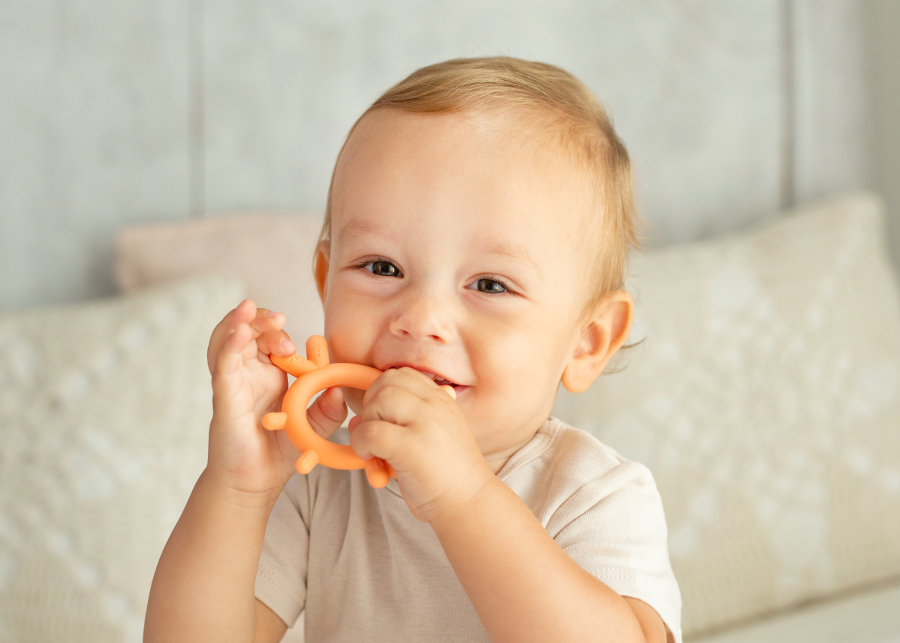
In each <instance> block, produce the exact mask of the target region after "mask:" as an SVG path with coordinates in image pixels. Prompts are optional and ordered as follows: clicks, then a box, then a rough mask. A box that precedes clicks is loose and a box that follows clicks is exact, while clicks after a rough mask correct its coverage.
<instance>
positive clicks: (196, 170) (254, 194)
mask: <svg viewBox="0 0 900 643" xmlns="http://www.w3.org/2000/svg"><path fill="white" fill-rule="evenodd" d="M896 6H897V3H895V2H893V0H884V1H883V2H880V3H879V2H874V0H872V1H869V0H867V3H863V4H861V3H860V2H857V1H854V0H753V2H746V1H744V0H680V1H677V0H541V1H538V0H461V1H459V2H454V3H420V2H415V1H414V0H391V1H383V2H378V3H361V2H351V1H350V0H334V1H330V2H329V1H325V0H315V1H314V0H309V1H303V2H300V1H293V2H291V1H287V0H261V1H259V2H245V1H244V0H217V1H214V2H213V1H211V2H203V0H188V1H187V2H176V1H174V0H133V1H131V2H127V3H123V2H119V1H116V0H77V1H76V0H55V1H51V0H4V1H3V2H2V3H0V310H4V309H5V310H10V309H17V308H21V307H28V306H36V305H44V304H50V303H59V302H66V301H75V300H81V299H85V298H89V297H94V296H99V295H104V294H110V293H112V292H113V291H114V286H113V282H112V272H111V260H112V240H113V237H114V235H115V233H116V231H118V230H119V229H121V228H123V227H126V226H129V225H134V224H137V223H147V222H152V221H172V220H186V219H189V218H192V217H201V216H215V215H216V214H220V213H227V212H233V211H239V210H263V209H266V210H269V209H280V210H305V211H311V212H320V211H321V210H322V207H323V203H324V199H325V195H326V190H327V186H328V179H329V175H330V171H331V166H332V164H333V162H334V159H335V156H336V154H337V151H338V149H339V147H340V144H341V142H342V139H343V137H344V135H345V133H346V131H347V129H348V128H349V126H350V125H351V124H352V122H353V121H354V120H355V118H356V117H357V116H358V114H359V113H360V112H361V111H362V110H363V109H365V107H366V106H367V105H368V104H369V103H370V102H371V101H372V100H373V99H374V98H375V97H376V96H377V95H378V94H379V93H380V92H381V91H383V90H384V89H386V88H387V87H388V86H389V85H391V84H392V83H394V82H396V81H397V80H399V79H400V78H402V77H403V76H405V75H406V74H407V73H409V72H410V71H412V70H414V69H415V68H417V67H419V66H422V65H424V64H428V63H431V62H435V61H438V60H442V59H446V58H451V57H457V56H474V55H486V54H496V53H508V54H512V55H517V56H521V57H525V58H533V59H540V60H545V61H547V62H552V63H555V64H558V65H561V66H563V67H565V68H567V69H569V70H570V71H572V72H574V73H575V74H576V75H578V76H579V77H581V78H582V79H583V80H584V81H585V82H587V83H588V84H589V85H590V86H591V87H592V88H593V89H594V90H595V91H596V92H597V93H598V95H600V97H601V98H602V99H603V100H604V101H605V102H606V104H607V105H608V106H609V108H610V110H611V112H612V115H613V117H614V120H615V123H616V125H617V128H618V130H619V133H620V134H621V135H622V137H623V138H624V140H625V142H626V144H627V145H628V147H629V149H630V151H631V153H632V156H633V159H634V162H635V168H636V174H637V181H638V197H639V204H640V207H641V209H642V211H643V213H644V215H645V217H646V218H647V219H648V221H649V222H650V223H651V225H652V226H653V227H652V228H651V230H650V232H649V234H650V237H651V239H652V240H653V241H654V242H656V243H667V242H674V241H680V240H686V239H697V238H703V237H706V236H709V235H712V234H715V233H718V232H721V231H726V230H734V229H740V228H742V227H745V226H746V225H748V224H750V223H752V222H755V221H759V220H763V219H765V218H767V217H770V216H774V213H775V212H776V211H777V210H778V209H779V207H781V206H785V205H790V204H792V203H794V202H795V201H803V200H806V199H809V198H816V197H818V196H821V195H825V194H828V193H831V192H833V191H837V190H840V189H844V188H853V187H861V186H865V185H869V184H873V183H877V181H876V180H875V179H874V178H873V176H874V173H873V172H870V171H869V170H868V169H867V168H869V167H872V166H874V165H876V163H875V162H874V161H872V158H871V153H872V152H871V150H872V146H868V147H867V145H866V141H867V140H869V139H867V138H866V136H864V135H863V134H864V133H865V132H866V131H867V130H866V123H868V122H870V119H869V116H868V114H869V112H868V111H867V110H870V103H869V101H868V96H869V94H870V93H871V92H869V90H868V89H867V88H868V87H869V86H870V84H867V82H866V78H870V79H876V80H877V79H880V78H882V76H884V75H885V74H886V73H887V72H886V71H885V70H882V69H881V68H880V67H879V68H877V69H874V68H872V66H871V65H870V66H868V67H867V66H866V60H867V59H866V57H865V54H866V52H868V51H869V49H868V48H867V47H868V45H867V43H869V42H870V38H869V35H868V34H869V33H870V31H871V30H872V29H873V28H877V29H879V30H880V31H879V33H882V35H883V38H882V39H883V40H885V41H887V40H889V39H888V35H892V34H890V30H891V29H894V31H896V27H897V26H898V25H900V23H898V22H897V16H896V13H897V11H896ZM873 12H874V13H877V12H881V13H878V17H876V18H874V19H873V18H872V15H873ZM888 14H890V16H889V17H890V18H891V20H894V22H893V23H891V24H890V25H888V24H886V23H885V21H884V20H883V18H884V17H885V16H888ZM892 46H894V47H896V45H892ZM894 52H896V49H894ZM873 69H874V71H873ZM866 70H869V72H871V73H870V75H869V76H868V77H866V76H864V73H863V72H864V71H866ZM894 70H895V71H896V68H894ZM895 71H894V72H891V73H895ZM879 100H881V99H879ZM890 100H894V103H890ZM876 102H877V101H876ZM878 105H879V109H882V110H888V109H894V110H895V111H896V108H895V107H890V108H889V106H890V105H896V96H894V97H893V98H884V99H883V100H881V102H879V103H878ZM885 119H888V117H887V116H886V117H885ZM875 138H879V137H875ZM883 138H884V137H881V138H879V140H883ZM873 140H874V139H873ZM892 145H894V147H893V148H891V149H893V150H896V149H897V142H896V139H894V143H892ZM884 154H889V151H888V152H884ZM879 158H881V157H879ZM893 158H894V159H895V165H894V168H896V156H894V157H893ZM879 167H881V166H879ZM879 176H880V175H879ZM889 183H890V182H889V181H884V182H883V183H879V184H878V185H889ZM894 189H896V188H894ZM892 198H893V199H894V203H895V204H896V203H897V196H896V192H895V193H894V196H893V197H892ZM207 213H213V214H212V215H210V214H207ZM896 227H897V226H895V228H896ZM895 233H896V230H895ZM895 240H896V244H895V247H897V248H900V234H897V235H895Z"/></svg>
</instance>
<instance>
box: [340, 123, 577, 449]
mask: <svg viewBox="0 0 900 643" xmlns="http://www.w3.org/2000/svg"><path fill="white" fill-rule="evenodd" d="M495 129H497V130H498V131H494V132H493V133H491V132H490V131H489V130H488V129H486V128H482V127H479V125H478V121H475V120H472V118H471V117H469V118H466V117H464V116H461V115H446V114H442V115H432V114H427V115H419V114H408V113H402V112H397V111H394V110H382V111H380V112H375V113H373V114H370V115H369V116H367V117H366V118H365V119H364V120H363V121H362V122H361V123H360V125H359V126H358V127H357V129H356V131H355V132H354V134H353V135H352V137H351V140H350V141H349V142H348V145H347V147H346V148H345V151H344V154H343V155H342V157H341V161H340V163H339V166H338V168H337V174H336V177H335V184H334V188H333V200H332V222H331V234H332V242H331V250H330V256H329V257H328V270H327V277H326V281H325V289H324V292H325V294H324V305H325V335H326V338H327V339H328V343H329V346H330V349H331V354H332V355H331V357H332V361H335V362H353V363H358V364H367V365H370V366H374V367H375V368H378V369H381V370H385V369H388V368H391V367H401V366H411V367H413V368H416V369H418V370H419V371H422V372H425V373H428V374H433V375H435V376H436V380H437V381H438V383H440V384H443V383H446V382H449V383H452V385H453V387H454V388H455V389H456V392H457V401H458V403H459V405H460V407H461V409H462V411H463V412H464V414H465V416H466V418H467V419H468V421H469V423H470V425H471V427H472V430H473V432H474V434H475V438H476V440H477V441H478V444H479V446H480V448H481V450H482V453H484V454H485V455H488V454H492V453H498V452H501V451H503V450H506V449H509V448H511V447H513V446H515V445H517V444H519V443H521V442H523V441H525V440H527V439H529V438H530V437H531V436H532V435H533V434H534V432H535V431H536V430H537V429H538V428H539V427H540V425H541V424H542V423H543V421H544V420H545V419H546V418H547V415H548V413H549V412H550V409H551V406H552V404H553V399H554V396H555V394H556V390H557V387H558V384H559V381H560V377H561V375H562V372H563V370H564V368H565V366H566V363H567V362H568V359H569V357H570V356H571V354H572V352H573V350H574V348H575V345H576V342H577V339H578V334H579V317H580V313H581V312H582V309H581V307H582V305H583V302H584V298H585V291H586V286H587V284H586V278H585V273H586V271H585V266H584V265H582V264H583V262H584V260H583V258H582V257H583V255H582V253H581V252H580V251H579V238H578V237H579V234H581V230H582V227H581V226H580V225H578V222H579V220H580V218H581V216H582V215H581V214H580V212H581V211H583V209H584V207H585V203H586V199H587V192H586V188H585V185H584V183H583V179H582V175H581V174H580V173H578V172H576V171H574V169H573V166H572V165H571V164H570V163H569V161H568V160H567V159H566V158H565V157H564V156H563V155H562V154H555V155H553V158H552V159H549V160H548V159H547V158H546V154H545V156H544V158H539V157H538V155H537V154H535V153H534V152H531V151H528V150H527V149H523V148H521V147H518V148H517V147H515V146H513V145H510V144H509V140H510V139H512V138H514V137H515V135H516V132H515V131H508V130H507V131H503V130H502V128H495ZM345 394H346V395H347V400H348V404H349V405H350V407H351V408H352V409H353V410H354V411H356V412H359V411H360V409H361V406H362V405H361V402H362V397H363V394H364V393H363V392H362V391H357V390H353V389H347V390H345Z"/></svg>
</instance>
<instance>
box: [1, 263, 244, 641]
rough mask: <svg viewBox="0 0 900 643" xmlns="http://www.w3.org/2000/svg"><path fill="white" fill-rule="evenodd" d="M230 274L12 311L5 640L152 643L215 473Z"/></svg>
mask: <svg viewBox="0 0 900 643" xmlns="http://www.w3.org/2000/svg"><path fill="white" fill-rule="evenodd" d="M242 296H243V287H242V286H240V285H239V284H238V283H236V282H233V281H231V280H226V279H224V278H217V277H207V278H201V279H194V280H191V281H188V282H182V283H179V284H177V285H172V286H168V287H166V288H164V289H159V290H156V289H154V290H148V291H146V292H145V293H142V294H140V295H138V296H133V297H126V298H118V299H111V300H105V301H99V302H92V303H88V304H84V305H80V306H73V307H67V308H56V309H52V310H34V311H26V312H21V313H14V314H6V315H3V316H0V641H3V642H4V643H7V642H9V643H13V642H15V643H19V642H25V641H41V642H42V643H54V642H57V641H59V642H63V641H64V642H66V643H77V642H82V641H83V642H85V643H113V642H115V643H128V642H132V641H134V642H138V641H140V640H141V629H142V627H143V619H144V611H145V609H146V603H147V595H148V592H149V590H150V581H151V579H152V577H153V571H154V569H155V568H156V563H157V560H158V559H159V554H160V552H161V551H162V548H163V545H164V544H165V541H166V539H167V538H168V535H169V533H170V532H171V530H172V527H173V526H174V525H175V521H176V520H177V518H178V516H179V515H180V513H181V511H182V509H183V508H184V503H185V501H186V500H187V497H188V495H189V493H190V490H191V488H192V487H193V484H194V482H196V480H197V476H198V475H199V474H200V472H201V471H202V469H203V467H204V466H205V463H206V443H207V436H208V432H209V420H210V417H211V415H212V408H211V397H212V396H211V389H210V378H209V371H208V369H207V366H206V346H207V343H208V341H209V335H210V333H211V332H212V329H213V327H214V326H215V324H216V323H217V322H218V321H219V320H220V319H221V318H222V317H223V316H224V314H225V313H226V312H228V310H229V309H230V308H231V307H233V306H234V305H235V303H236V302H238V301H240V299H241V297H242Z"/></svg>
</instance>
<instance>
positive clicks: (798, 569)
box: [555, 195, 900, 635]
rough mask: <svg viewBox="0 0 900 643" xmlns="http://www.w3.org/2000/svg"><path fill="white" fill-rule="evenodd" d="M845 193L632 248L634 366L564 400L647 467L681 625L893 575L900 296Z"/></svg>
mask: <svg viewBox="0 0 900 643" xmlns="http://www.w3.org/2000/svg"><path fill="white" fill-rule="evenodd" d="M885 245H886V243H885V236H884V231H883V212H882V207H881V204H880V202H879V201H878V200H877V199H875V198H874V197H872V196H867V195H850V196H845V197H842V198H836V199H834V200H831V201H829V202H826V203H822V204H820V205H816V206H813V207H810V208H806V209H802V210H799V211H795V212H791V213H788V214H786V215H784V216H783V217H781V218H779V219H778V220H776V221H775V222H773V223H770V224H768V225H766V226H764V227H762V228H759V229H757V230H754V231H750V232H747V233H745V234H741V235H736V236H731V237H727V238H723V239H719V240H713V241H710V242H706V243H697V244H693V245H685V246H678V247H673V248H670V249H666V250H662V251H658V252H652V253H648V254H646V255H645V256H642V257H636V258H635V260H634V262H633V268H632V272H633V275H634V276H633V278H632V279H631V280H630V282H629V285H628V289H629V290H630V291H631V292H632V293H634V294H635V295H636V299H637V300H638V302H639V306H638V308H639V312H638V324H637V329H636V330H635V332H634V333H633V335H632V337H633V338H634V339H640V338H646V339H645V341H644V342H643V343H641V344H639V345H638V346H636V347H635V348H632V349H630V350H629V351H626V352H625V353H626V354H625V362H624V364H623V366H624V370H622V371H621V372H619V373H615V374H611V375H605V376H603V377H601V378H600V379H599V380H598V382H597V383H595V385H594V386H593V387H592V388H591V389H590V390H589V391H588V392H586V393H585V394H582V395H580V396H573V395H571V394H567V393H566V392H564V391H563V392H561V394H560V396H559V397H558V399H557V405H556V407H555V413H556V414H557V415H558V416H560V417H561V418H563V419H565V420H566V421H569V422H571V423H572V424H574V425H575V426H579V427H581V428H584V429H586V430H589V431H591V432H592V433H594V434H595V435H596V436H597V437H598V438H599V439H600V440H602V441H603V442H605V443H607V444H609V445H610V446H612V447H613V448H616V449H617V450H619V451H620V452H621V453H622V454H623V455H624V456H625V457H629V458H631V459H635V460H638V461H641V462H643V463H645V464H647V465H648V466H649V467H650V469H651V470H652V471H653V474H654V476H655V478H656V482H657V484H658V486H659V489H660V492H661V494H662V497H663V501H664V505H665V508H666V515H667V522H668V526H669V551H670V556H671V560H672V565H673V567H674V569H675V574H676V577H677V578H678V581H679V584H680V586H681V591H682V595H683V599H684V613H683V624H684V632H685V634H686V635H688V634H692V633H696V632H699V631H704V630H711V629H714V628H718V627H722V626H725V625H727V624H729V623H734V622H736V621H739V620H742V619H747V618H750V617H752V616H756V615H759V614H762V613H765V612H770V611H773V610H777V609H781V608H786V607H788V606H791V605H794V604H797V603H800V602H803V601H807V600H810V599H814V598H817V597H821V596H824V595H827V594H831V593H834V592H838V591H841V590H845V589H848V588H852V587H855V586H859V585H862V584H864V583H870V582H874V581H877V580H879V579H885V578H888V577H891V576H897V575H900V430H898V429H900V304H898V290H897V282H896V279H895V276H894V273H893V271H892V267H891V266H890V264H889V262H888V259H887V255H886V249H885Z"/></svg>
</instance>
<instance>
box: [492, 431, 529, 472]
mask: <svg viewBox="0 0 900 643" xmlns="http://www.w3.org/2000/svg"><path fill="white" fill-rule="evenodd" d="M532 437H533V436H532ZM529 442H531V438H530V437H529V438H526V439H525V440H523V441H522V442H519V443H518V444H514V445H513V446H511V447H509V448H508V449H503V451H497V452H496V453H489V454H486V455H485V456H484V459H485V461H486V462H487V463H488V466H489V467H490V468H491V471H493V472H494V475H496V474H498V473H499V472H500V469H502V468H503V465H505V464H506V463H507V462H508V461H509V459H510V458H511V457H512V456H513V454H515V452H516V451H518V450H519V449H521V448H522V447H523V446H525V445H526V444H528V443H529Z"/></svg>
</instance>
